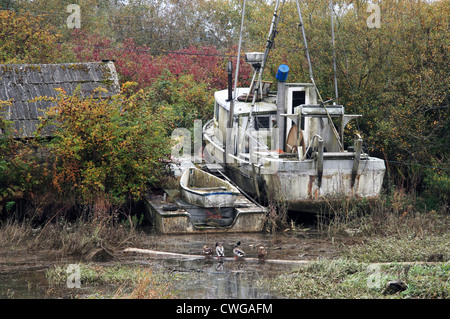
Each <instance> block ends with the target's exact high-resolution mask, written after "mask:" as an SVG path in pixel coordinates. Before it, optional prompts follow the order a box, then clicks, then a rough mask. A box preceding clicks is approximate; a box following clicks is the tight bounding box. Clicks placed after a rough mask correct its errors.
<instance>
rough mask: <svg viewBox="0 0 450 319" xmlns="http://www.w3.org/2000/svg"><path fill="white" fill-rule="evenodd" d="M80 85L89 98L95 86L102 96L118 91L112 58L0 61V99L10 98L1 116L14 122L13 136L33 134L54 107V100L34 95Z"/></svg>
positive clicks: (53, 93)
mask: <svg viewBox="0 0 450 319" xmlns="http://www.w3.org/2000/svg"><path fill="white" fill-rule="evenodd" d="M78 86H80V91H79V94H80V95H81V96H82V97H83V96H84V97H89V96H91V95H92V94H93V93H94V90H95V89H96V88H98V87H103V88H105V89H106V90H107V92H102V93H101V94H102V97H109V96H112V95H114V94H117V93H118V92H119V82H118V78H117V72H116V69H115V66H114V63H113V62H112V61H103V62H88V63H62V64H3V65H1V64H0V100H2V101H10V103H8V105H6V109H5V110H3V111H2V112H0V116H2V117H6V119H7V120H9V121H11V122H13V124H14V128H15V137H18V138H24V137H32V135H33V132H34V131H35V130H36V126H37V125H38V123H39V118H40V117H42V116H43V115H44V113H45V111H46V110H47V109H48V108H50V107H52V106H54V102H51V101H45V100H39V101H35V102H31V100H33V99H35V98H37V97H56V96H57V94H58V92H57V91H56V90H55V89H56V88H62V89H63V90H64V91H65V92H66V93H67V94H70V95H72V94H73V93H74V91H75V89H76V88H77V87H78Z"/></svg>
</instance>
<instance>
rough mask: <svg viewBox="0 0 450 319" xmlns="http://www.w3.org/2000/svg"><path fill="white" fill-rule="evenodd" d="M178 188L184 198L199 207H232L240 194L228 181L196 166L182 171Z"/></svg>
mask: <svg viewBox="0 0 450 319" xmlns="http://www.w3.org/2000/svg"><path fill="white" fill-rule="evenodd" d="M180 188H181V194H182V196H183V198H184V200H186V201H187V202H188V203H190V204H192V205H197V206H200V207H233V206H234V202H235V201H236V198H237V196H238V195H239V194H240V192H239V190H238V189H237V188H236V187H234V186H233V185H231V184H230V183H229V182H227V181H224V180H222V179H220V178H218V177H216V176H214V175H211V174H209V173H207V172H205V171H202V170H200V169H198V168H189V169H187V170H186V171H185V172H184V173H183V175H182V176H181V179H180Z"/></svg>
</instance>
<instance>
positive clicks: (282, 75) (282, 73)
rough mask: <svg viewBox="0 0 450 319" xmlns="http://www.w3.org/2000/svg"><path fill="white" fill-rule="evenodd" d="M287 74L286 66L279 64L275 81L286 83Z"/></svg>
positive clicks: (287, 68)
mask: <svg viewBox="0 0 450 319" xmlns="http://www.w3.org/2000/svg"><path fill="white" fill-rule="evenodd" d="M288 73H289V67H288V66H287V65H286V64H281V65H280V66H279V67H278V72H277V76H276V78H277V80H278V81H280V82H286V79H287V76H288Z"/></svg>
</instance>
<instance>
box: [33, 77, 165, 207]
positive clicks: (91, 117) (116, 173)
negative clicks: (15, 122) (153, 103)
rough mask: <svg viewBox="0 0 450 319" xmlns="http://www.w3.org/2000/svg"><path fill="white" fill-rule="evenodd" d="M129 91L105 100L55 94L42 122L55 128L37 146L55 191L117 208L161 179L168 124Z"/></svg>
mask: <svg viewBox="0 0 450 319" xmlns="http://www.w3.org/2000/svg"><path fill="white" fill-rule="evenodd" d="M130 87H131V84H130V83H125V84H124V85H123V88H122V92H121V94H119V95H116V96H113V97H111V98H110V99H101V98H99V97H100V92H98V95H97V94H96V95H93V96H91V97H89V98H86V99H82V98H80V97H79V96H77V94H75V95H74V96H67V95H66V94H65V92H63V91H62V90H60V94H59V97H58V99H57V102H58V105H57V107H55V108H54V109H52V110H50V111H49V113H48V114H47V116H48V118H47V119H46V120H44V121H43V123H42V128H45V127H53V128H54V133H53V138H52V140H51V141H49V142H46V141H42V143H41V146H42V147H45V148H47V149H48V152H49V154H50V156H49V158H48V161H49V164H50V165H49V167H50V168H49V170H50V171H49V172H48V174H49V175H50V176H52V183H53V186H54V187H55V189H56V190H57V191H58V192H60V193H70V192H72V193H74V194H76V196H77V200H78V201H80V202H82V203H84V204H87V205H92V204H93V203H95V202H96V201H97V200H99V199H101V200H104V201H106V203H108V204H109V205H113V206H116V207H117V206H120V205H122V204H124V203H125V202H126V201H127V200H128V199H139V198H140V197H141V196H142V195H143V193H144V191H146V190H147V189H148V187H151V186H154V185H156V184H157V183H158V182H159V181H160V179H161V177H162V176H163V172H164V170H163V167H164V164H165V163H166V161H167V160H168V159H169V155H170V145H171V142H170V139H169V137H168V134H167V131H166V127H168V126H169V123H168V122H167V117H165V116H164V113H163V112H162V110H161V108H159V107H156V108H155V107H150V106H149V103H148V96H147V95H146V94H145V93H144V92H143V91H142V90H139V91H137V92H134V91H132V90H130Z"/></svg>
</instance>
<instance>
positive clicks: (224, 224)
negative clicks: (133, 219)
mask: <svg viewBox="0 0 450 319" xmlns="http://www.w3.org/2000/svg"><path fill="white" fill-rule="evenodd" d="M179 193H180V191H179V190H165V193H164V194H162V195H161V194H160V195H157V194H154V195H147V196H145V197H144V203H145V206H146V207H145V215H146V218H147V220H149V221H150V222H151V223H152V224H153V225H154V226H155V227H156V229H157V230H158V231H159V232H160V233H163V234H195V233H226V232H261V231H263V228H264V222H265V218H266V213H267V210H266V208H265V207H263V206H261V205H258V204H257V203H255V202H253V201H251V200H249V199H248V198H246V197H245V196H243V195H242V194H239V195H238V196H237V198H236V200H235V201H234V204H233V206H231V207H208V208H206V207H200V206H197V205H192V204H190V203H188V202H186V201H185V200H184V199H183V198H182V197H181V196H180V194H179Z"/></svg>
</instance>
